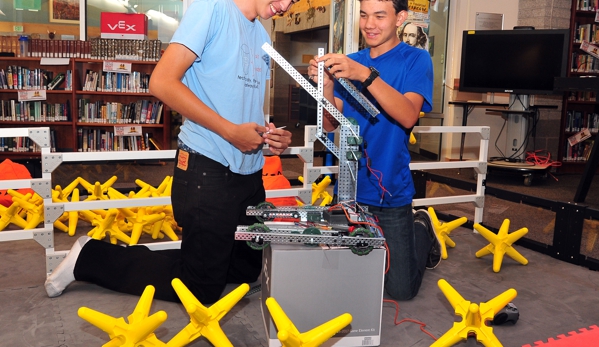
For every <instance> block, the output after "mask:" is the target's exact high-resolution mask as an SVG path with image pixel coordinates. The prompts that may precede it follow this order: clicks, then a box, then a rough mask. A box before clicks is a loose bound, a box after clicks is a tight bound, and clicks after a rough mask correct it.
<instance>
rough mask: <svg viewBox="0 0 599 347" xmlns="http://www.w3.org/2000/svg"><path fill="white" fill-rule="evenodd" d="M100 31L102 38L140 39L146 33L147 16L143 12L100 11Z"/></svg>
mask: <svg viewBox="0 0 599 347" xmlns="http://www.w3.org/2000/svg"><path fill="white" fill-rule="evenodd" d="M100 31H101V34H102V37H103V38H132V39H140V38H143V36H144V35H147V33H148V17H146V15H145V14H143V13H112V12H102V13H101V15H100ZM138 36H140V37H138Z"/></svg>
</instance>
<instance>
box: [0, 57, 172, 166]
mask: <svg viewBox="0 0 599 347" xmlns="http://www.w3.org/2000/svg"><path fill="white" fill-rule="evenodd" d="M106 63H109V64H106ZM156 63H157V62H156V61H143V60H139V61H131V60H122V61H119V60H99V59H88V58H52V59H50V58H45V57H26V58H21V57H20V58H14V57H0V84H2V85H0V127H3V128H4V127H6V128H17V127H42V126H47V127H50V129H51V133H52V151H56V152H77V151H94V150H96V151H102V150H104V151H112V150H127V149H129V148H130V149H137V150H141V149H156V147H157V146H156V145H154V144H157V145H158V147H160V149H170V143H171V139H170V137H171V131H170V126H171V125H170V121H171V119H170V114H171V112H170V109H169V108H168V107H167V106H166V105H164V104H162V103H161V102H160V101H159V100H158V99H156V98H155V97H153V96H152V95H151V94H149V93H148V90H147V84H148V82H149V76H150V74H151V73H152V71H153V69H154V67H155V66H156ZM110 64H112V65H118V66H120V67H126V68H127V69H125V70H123V72H119V73H117V72H112V71H106V66H107V65H110ZM9 67H10V70H11V73H12V70H15V69H16V70H17V71H21V79H20V80H19V79H18V78H17V82H19V81H21V82H20V83H21V84H18V83H17V85H16V86H17V88H14V86H12V88H11V86H9V85H8V83H6V84H7V85H6V86H5V85H4V83H2V82H1V81H6V82H8V79H7V78H6V77H7V74H8V70H9ZM61 74H62V75H64V77H65V78H64V80H63V81H62V82H61V83H59V84H58V85H57V87H56V88H54V89H52V90H49V89H47V87H46V89H45V90H44V87H43V86H44V85H46V86H47V85H48V84H49V83H50V82H51V80H52V79H54V77H56V76H58V75H61ZM93 74H95V78H96V80H95V81H96V83H95V84H94V85H91V82H90V78H91V77H90V76H92V75H93ZM27 75H28V76H29V77H27V78H26V77H25V76H27ZM13 81H14V78H13ZM117 86H118V88H117ZM127 86H130V87H127ZM27 90H28V91H30V93H31V91H33V92H35V91H40V93H39V94H44V93H45V100H44V99H42V100H35V101H22V100H23V98H22V96H23V92H24V91H27ZM25 99H26V100H27V98H25ZM19 100H21V101H19ZM29 100H30V99H29ZM142 117H143V118H142ZM115 126H128V127H132V126H135V127H137V128H138V129H141V133H142V134H141V136H138V137H137V138H135V139H134V141H133V142H135V145H133V144H132V147H131V146H124V148H123V147H121V148H118V146H116V145H115V144H117V143H119V142H120V143H132V141H131V140H132V139H125V141H116V140H115V136H116V137H117V138H118V136H117V135H115V134H114V132H115ZM84 134H88V136H93V140H89V145H88V146H83V143H82V137H83V135H84ZM90 134H93V135H90ZM150 137H151V138H152V141H149V138H150ZM102 139H104V141H102ZM21 141H23V142H22V143H21ZM140 141H141V142H140ZM15 143H16V144H15ZM92 144H94V145H93V146H92ZM100 144H101V146H96V145H100ZM1 145H2V147H4V146H6V147H5V148H0V157H3V158H7V157H11V158H14V157H35V156H38V155H39V149H37V148H34V147H30V146H29V142H28V140H27V139H22V140H21V139H20V138H19V139H18V140H13V139H4V140H3V143H2V144H1ZM8 146H14V148H15V150H10V148H9V147H8ZM2 149H4V151H2Z"/></svg>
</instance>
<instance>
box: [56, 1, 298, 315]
mask: <svg viewBox="0 0 599 347" xmlns="http://www.w3.org/2000/svg"><path fill="white" fill-rule="evenodd" d="M293 1H295V0H196V1H194V2H193V3H191V5H190V6H189V8H188V9H187V11H186V13H185V15H184V16H183V19H182V21H181V23H180V26H179V28H178V29H177V31H176V32H175V34H174V36H173V39H172V42H171V43H170V45H169V46H168V48H167V49H166V51H165V52H164V55H163V56H162V58H161V59H160V61H159V63H158V64H157V66H156V68H155V69H154V71H153V73H152V77H151V80H150V92H151V93H152V94H154V95H155V96H156V97H157V98H159V99H160V100H162V101H163V102H164V103H165V104H167V105H168V106H169V107H171V108H172V109H174V110H176V111H177V112H179V113H180V114H182V115H183V116H184V117H185V119H186V120H185V122H184V124H183V126H182V127H181V132H180V134H179V139H178V140H179V148H178V150H177V157H176V159H175V172H174V175H173V186H172V193H171V200H172V205H173V213H174V217H175V220H176V221H177V224H178V225H179V226H180V227H182V229H183V237H182V241H181V249H180V250H166V251H150V250H149V249H148V248H147V247H143V246H134V247H120V246H116V245H112V244H110V243H108V242H104V241H97V240H91V241H90V240H89V238H87V237H81V238H80V239H79V240H77V242H75V245H74V246H73V248H72V249H71V251H70V252H69V254H68V256H67V257H66V258H65V260H64V261H63V262H62V263H61V264H60V265H59V266H58V267H57V268H56V270H54V271H53V272H52V274H51V275H50V276H49V277H48V279H47V281H46V284H45V287H46V291H47V293H48V295H49V296H50V297H54V296H58V295H60V294H61V293H62V291H63V290H64V289H65V288H66V287H67V286H68V285H69V284H70V283H71V282H72V281H74V280H80V281H88V282H93V283H96V284H98V285H100V286H103V287H105V288H109V289H112V290H116V291H119V292H124V293H130V294H134V295H141V294H142V292H143V290H144V289H145V287H146V286H147V285H153V286H154V288H155V289H156V291H155V297H156V298H157V299H162V300H169V301H178V297H177V295H176V293H175V291H174V290H173V288H172V286H171V280H172V279H173V278H179V279H181V281H182V282H183V283H184V284H185V285H186V286H187V287H188V288H189V290H190V291H191V292H192V293H193V294H194V296H195V297H196V298H197V299H198V300H199V301H200V302H202V303H203V304H209V303H214V302H216V301H217V300H218V299H219V297H220V295H221V294H222V291H223V289H224V288H225V286H226V284H227V283H251V282H254V281H256V280H257V278H258V276H259V275H260V270H261V264H262V253H261V252H259V251H256V250H253V249H250V248H249V246H247V244H246V243H245V242H242V241H235V231H236V229H237V226H238V225H250V224H252V223H254V222H255V220H253V219H250V218H248V217H247V216H246V215H245V214H246V208H247V206H250V205H254V206H255V205H258V204H259V203H261V202H263V201H264V200H265V192H264V187H263V183H262V165H263V163H264V158H263V154H262V147H263V145H264V144H268V145H269V148H270V150H271V151H272V152H273V153H274V154H280V153H282V152H283V151H284V150H285V149H286V148H287V147H288V146H289V144H290V143H291V133H290V132H289V131H285V130H282V129H276V127H275V126H274V124H273V123H270V124H267V125H266V126H265V124H264V114H263V106H264V94H265V91H266V90H267V88H266V87H265V86H266V82H267V79H269V78H270V76H269V72H270V58H269V56H268V55H267V54H266V52H264V51H263V50H262V48H261V47H262V45H263V44H264V43H265V42H269V43H270V39H269V36H268V34H267V32H266V30H265V29H264V27H263V26H262V25H261V24H260V22H259V21H258V20H257V17H261V18H270V17H272V16H274V15H281V14H283V13H284V12H285V11H287V10H288V9H289V7H290V6H291V4H292V2H293Z"/></svg>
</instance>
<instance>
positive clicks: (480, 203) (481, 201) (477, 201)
mask: <svg viewBox="0 0 599 347" xmlns="http://www.w3.org/2000/svg"><path fill="white" fill-rule="evenodd" d="M473 203H474V206H476V207H478V208H483V207H485V197H484V196H477V197H476V198H474V201H473Z"/></svg>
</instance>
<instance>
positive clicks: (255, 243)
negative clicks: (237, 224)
mask: <svg viewBox="0 0 599 347" xmlns="http://www.w3.org/2000/svg"><path fill="white" fill-rule="evenodd" d="M248 231H249V232H252V233H269V232H270V229H269V228H268V227H267V226H266V225H264V224H261V223H256V224H253V225H250V226H249V227H248ZM246 243H247V245H248V246H250V248H251V249H255V250H257V251H261V250H263V249H264V248H266V247H268V246H269V245H270V242H268V241H264V239H263V238H262V237H261V236H258V235H256V236H254V237H253V239H252V240H251V241H246Z"/></svg>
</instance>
